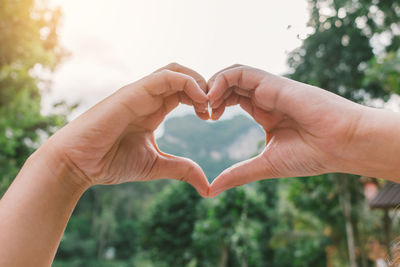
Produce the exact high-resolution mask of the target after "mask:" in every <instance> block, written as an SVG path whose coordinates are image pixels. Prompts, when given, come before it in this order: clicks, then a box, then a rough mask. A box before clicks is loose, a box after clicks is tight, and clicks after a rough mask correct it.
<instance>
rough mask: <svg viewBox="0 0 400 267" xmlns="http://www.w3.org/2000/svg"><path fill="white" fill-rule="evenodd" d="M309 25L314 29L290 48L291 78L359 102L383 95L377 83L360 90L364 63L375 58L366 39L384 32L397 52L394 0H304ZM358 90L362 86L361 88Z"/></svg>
mask: <svg viewBox="0 0 400 267" xmlns="http://www.w3.org/2000/svg"><path fill="white" fill-rule="evenodd" d="M309 3H310V9H311V18H310V21H309V26H310V27H312V28H313V29H314V31H315V32H314V33H313V34H311V35H310V36H308V37H307V38H306V39H305V40H304V42H303V45H302V46H301V47H300V48H298V49H296V50H294V51H293V52H292V53H291V54H290V57H289V60H288V63H289V65H290V67H291V68H292V73H291V74H290V77H292V78H294V79H296V80H299V81H302V82H306V83H311V84H313V85H316V86H320V87H322V88H325V89H327V90H329V91H332V92H335V93H338V94H340V95H342V96H344V97H346V98H349V99H354V100H357V101H362V100H363V98H364V96H365V93H368V94H370V95H371V96H372V97H382V96H385V95H386V94H387V92H385V91H384V90H382V87H380V86H371V87H366V88H363V86H362V85H363V84H362V81H363V79H364V76H365V69H366V67H367V63H368V62H369V61H370V60H371V59H372V58H373V57H374V49H373V46H372V44H371V38H375V40H376V39H379V36H380V34H382V33H384V34H385V35H386V36H387V37H386V38H388V39H390V44H389V45H388V46H386V47H384V49H388V50H389V51H392V50H397V49H398V48H399V45H400V36H399V35H398V34H397V33H396V29H395V28H396V27H395V26H392V24H397V23H398V18H399V16H400V4H399V2H398V1H396V0H378V1H368V0H356V1H349V0H333V1H325V0H309ZM362 89H363V90H362Z"/></svg>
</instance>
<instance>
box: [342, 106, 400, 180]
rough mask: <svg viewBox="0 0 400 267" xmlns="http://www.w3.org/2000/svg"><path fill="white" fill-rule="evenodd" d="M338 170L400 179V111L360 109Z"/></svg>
mask: <svg viewBox="0 0 400 267" xmlns="http://www.w3.org/2000/svg"><path fill="white" fill-rule="evenodd" d="M357 126H358V127H357V130H356V131H355V134H354V136H353V140H352V142H351V145H350V146H349V147H348V148H349V149H348V153H347V154H348V156H346V157H344V158H345V159H346V160H345V161H343V162H342V163H341V164H342V167H343V170H342V172H349V173H354V174H359V175H364V176H370V177H376V178H384V179H389V180H392V181H395V182H400V137H399V133H400V114H399V113H395V112H391V111H387V110H382V109H374V108H366V107H365V108H363V112H362V116H361V118H360V120H359V122H357Z"/></svg>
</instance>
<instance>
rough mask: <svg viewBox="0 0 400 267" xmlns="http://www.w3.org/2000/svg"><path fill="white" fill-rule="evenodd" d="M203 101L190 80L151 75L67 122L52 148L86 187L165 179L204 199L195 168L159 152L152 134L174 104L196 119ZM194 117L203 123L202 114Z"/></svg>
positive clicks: (201, 179) (202, 181)
mask: <svg viewBox="0 0 400 267" xmlns="http://www.w3.org/2000/svg"><path fill="white" fill-rule="evenodd" d="M175 67H176V66H175ZM179 67H180V68H183V67H181V66H179ZM183 71H186V72H189V71H190V70H188V69H183ZM204 84H205V82H204ZM206 101H207V97H206V95H205V93H204V92H203V91H202V89H200V88H199V87H198V85H197V83H196V82H195V81H194V80H193V79H192V78H191V77H190V76H188V75H186V74H182V73H178V72H172V71H169V70H168V71H160V72H156V73H155V74H152V75H150V76H148V77H146V78H144V79H142V80H140V81H138V82H136V83H134V84H131V85H128V86H126V87H124V88H122V89H120V90H119V91H117V92H116V93H115V94H113V95H112V96H110V97H109V98H107V99H105V100H104V101H103V102H101V103H99V104H98V105H96V106H95V107H93V108H92V109H91V110H89V111H88V112H86V113H85V114H83V115H82V116H80V117H79V118H78V119H76V120H75V121H73V122H71V123H70V124H69V125H68V126H66V127H65V129H63V130H62V131H60V132H59V133H58V134H57V135H55V137H54V138H60V137H61V138H62V139H63V140H64V141H63V142H53V143H54V144H55V145H58V146H60V145H61V146H63V147H62V148H60V149H58V150H59V151H64V153H65V154H66V156H67V158H68V159H69V161H70V162H72V165H73V166H74V167H76V169H78V170H79V171H80V172H81V173H82V174H83V176H84V177H86V179H88V180H89V181H90V183H91V184H118V183H123V182H128V181H138V180H141V181H147V180H154V179H163V178H170V179H178V180H182V181H187V182H188V183H190V184H192V185H193V186H194V187H196V189H197V190H199V192H200V193H201V194H202V195H204V196H205V195H206V194H207V191H208V182H207V180H206V177H205V176H204V173H203V172H202V170H201V168H200V167H199V166H198V165H196V164H195V163H193V162H192V161H190V160H188V159H185V158H180V157H175V156H172V155H167V154H165V153H162V152H161V151H159V150H158V148H157V145H156V143H155V140H154V131H155V130H156V129H157V127H158V126H159V125H160V124H161V122H162V121H163V120H164V118H165V116H166V115H167V114H168V113H169V112H170V111H171V110H173V109H174V108H175V107H177V106H178V105H179V103H185V104H192V105H194V106H195V110H196V112H198V113H199V112H200V111H202V110H204V108H205V105H206ZM199 116H202V117H203V118H208V115H207V114H204V113H199ZM65 140H68V141H65Z"/></svg>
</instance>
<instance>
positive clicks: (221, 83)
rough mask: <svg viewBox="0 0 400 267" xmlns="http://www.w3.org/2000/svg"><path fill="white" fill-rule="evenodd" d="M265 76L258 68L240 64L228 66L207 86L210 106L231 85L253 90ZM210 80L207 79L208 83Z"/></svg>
mask: <svg viewBox="0 0 400 267" xmlns="http://www.w3.org/2000/svg"><path fill="white" fill-rule="evenodd" d="M264 77H265V72H264V71H262V70H259V69H255V68H251V67H247V66H240V67H234V68H228V69H227V70H225V71H222V72H220V73H218V74H217V75H216V77H215V78H214V79H213V78H212V79H213V81H212V85H211V87H210V88H209V92H208V97H209V100H210V104H211V106H213V103H214V102H216V101H217V100H219V99H220V98H222V97H223V96H224V94H225V93H226V91H227V90H228V89H229V88H231V87H237V88H239V89H243V90H255V89H256V88H257V87H258V86H259V85H260V83H261V81H262V80H263V78H264ZM210 82H211V80H210V81H209V84H210Z"/></svg>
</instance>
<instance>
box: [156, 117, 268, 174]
mask: <svg viewBox="0 0 400 267" xmlns="http://www.w3.org/2000/svg"><path fill="white" fill-rule="evenodd" d="M164 126H165V128H164V134H163V136H162V137H161V138H159V139H158V140H157V143H158V146H159V147H160V149H161V150H162V151H164V152H166V153H170V154H174V155H178V156H183V157H187V158H190V159H192V160H194V161H195V162H197V163H198V164H199V165H200V166H201V167H202V168H203V170H204V172H205V174H206V175H207V177H208V179H209V180H210V181H212V180H213V179H214V178H215V177H216V176H218V174H219V173H221V171H223V170H224V169H226V168H227V167H229V166H230V165H232V164H234V163H236V162H238V161H241V160H244V159H247V158H249V157H251V156H252V155H254V154H255V153H256V152H257V148H258V144H259V143H260V141H262V140H263V139H264V136H265V134H264V131H263V130H262V129H261V128H260V127H259V126H258V125H257V123H255V122H254V121H253V120H251V119H249V118H248V117H246V116H243V115H238V116H235V117H233V118H232V119H229V120H221V121H217V122H205V121H202V120H200V119H199V118H198V117H197V116H195V115H186V116H183V117H173V118H170V119H168V120H167V121H166V122H165V125H164Z"/></svg>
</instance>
